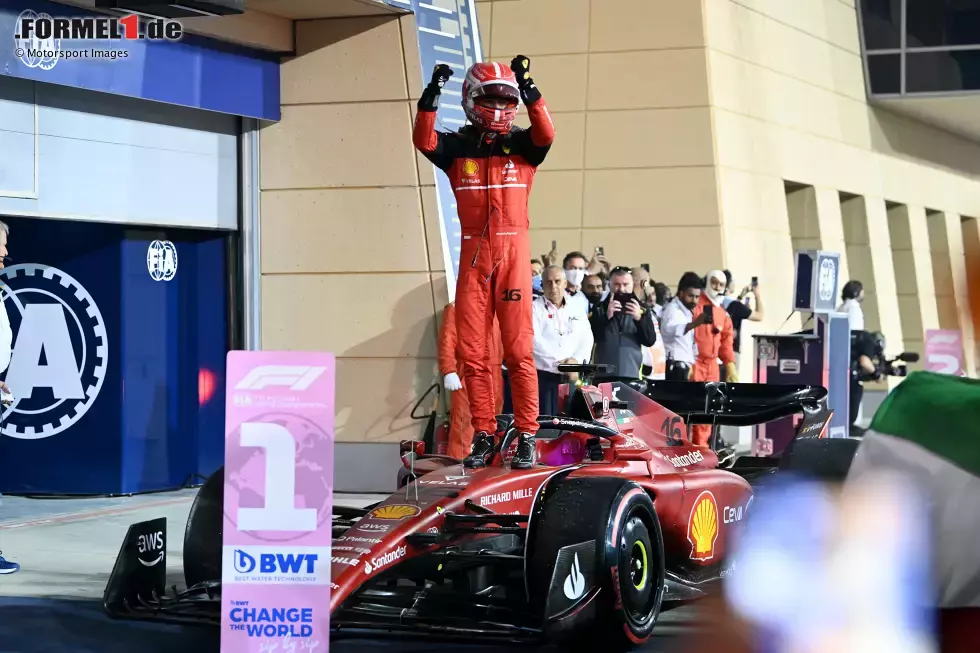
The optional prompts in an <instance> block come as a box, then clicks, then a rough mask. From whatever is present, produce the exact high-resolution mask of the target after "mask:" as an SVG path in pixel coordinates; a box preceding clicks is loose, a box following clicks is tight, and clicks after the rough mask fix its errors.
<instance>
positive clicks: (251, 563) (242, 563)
mask: <svg viewBox="0 0 980 653" xmlns="http://www.w3.org/2000/svg"><path fill="white" fill-rule="evenodd" d="M319 557H320V556H319V555H317V554H316V553H262V554H259V557H258V559H257V560H256V558H255V556H253V555H251V554H249V553H246V552H245V551H242V550H241V549H235V571H237V572H238V573H240V574H252V573H256V570H257V573H259V574H312V573H314V571H315V566H316V561H317V559H318V558H319Z"/></svg>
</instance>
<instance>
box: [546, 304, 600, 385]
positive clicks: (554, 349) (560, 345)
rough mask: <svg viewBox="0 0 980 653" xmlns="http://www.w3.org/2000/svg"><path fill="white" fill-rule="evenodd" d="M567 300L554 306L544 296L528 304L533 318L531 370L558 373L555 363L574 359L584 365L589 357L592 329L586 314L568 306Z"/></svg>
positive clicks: (590, 355)
mask: <svg viewBox="0 0 980 653" xmlns="http://www.w3.org/2000/svg"><path fill="white" fill-rule="evenodd" d="M568 299H569V298H568V297H565V301H564V302H562V305H561V306H555V305H554V304H552V303H551V302H550V301H549V300H548V298H547V297H545V296H544V295H542V296H540V297H535V298H534V301H533V302H532V303H531V312H532V315H533V318H534V366H535V367H536V368H537V369H539V370H541V371H543V372H552V373H554V374H557V373H558V361H563V360H565V359H567V358H574V359H575V360H576V361H578V362H579V363H585V362H587V361H588V360H589V359H590V358H591V357H592V346H593V345H594V344H595V340H594V338H593V337H592V326H591V325H590V324H589V320H588V317H587V316H586V314H584V313H581V312H580V310H579V308H578V307H576V306H573V305H570V304H571V302H569V301H568Z"/></svg>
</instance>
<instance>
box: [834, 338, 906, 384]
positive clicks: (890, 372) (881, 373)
mask: <svg viewBox="0 0 980 653" xmlns="http://www.w3.org/2000/svg"><path fill="white" fill-rule="evenodd" d="M866 349H871V350H872V351H873V352H874V354H873V355H872V356H869V358H870V359H871V364H872V365H874V367H875V372H874V374H869V373H868V372H866V371H865V370H864V369H863V368H862V367H861V365H860V363H859V362H858V355H857V354H856V353H855V352H857V351H861V350H866ZM918 360H919V355H918V354H916V353H915V352H911V351H904V352H902V353H901V354H899V355H898V356H896V357H895V358H886V357H885V336H884V335H882V334H881V332H879V331H851V372H852V373H853V374H854V375H855V376H857V379H858V381H878V380H880V379H882V378H883V377H886V376H907V375H908V373H909V370H908V368H907V367H906V366H905V363H915V362H918Z"/></svg>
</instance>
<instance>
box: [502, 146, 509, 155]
mask: <svg viewBox="0 0 980 653" xmlns="http://www.w3.org/2000/svg"><path fill="white" fill-rule="evenodd" d="M501 149H502V150H503V151H504V154H510V145H504V146H503V147H502V148H501Z"/></svg>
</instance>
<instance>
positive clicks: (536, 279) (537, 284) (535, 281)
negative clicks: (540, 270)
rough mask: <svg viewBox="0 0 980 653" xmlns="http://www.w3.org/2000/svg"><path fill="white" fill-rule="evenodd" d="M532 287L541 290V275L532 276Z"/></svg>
mask: <svg viewBox="0 0 980 653" xmlns="http://www.w3.org/2000/svg"><path fill="white" fill-rule="evenodd" d="M531 287H532V288H534V289H535V290H541V275H540V274H536V275H534V276H533V277H531Z"/></svg>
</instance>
